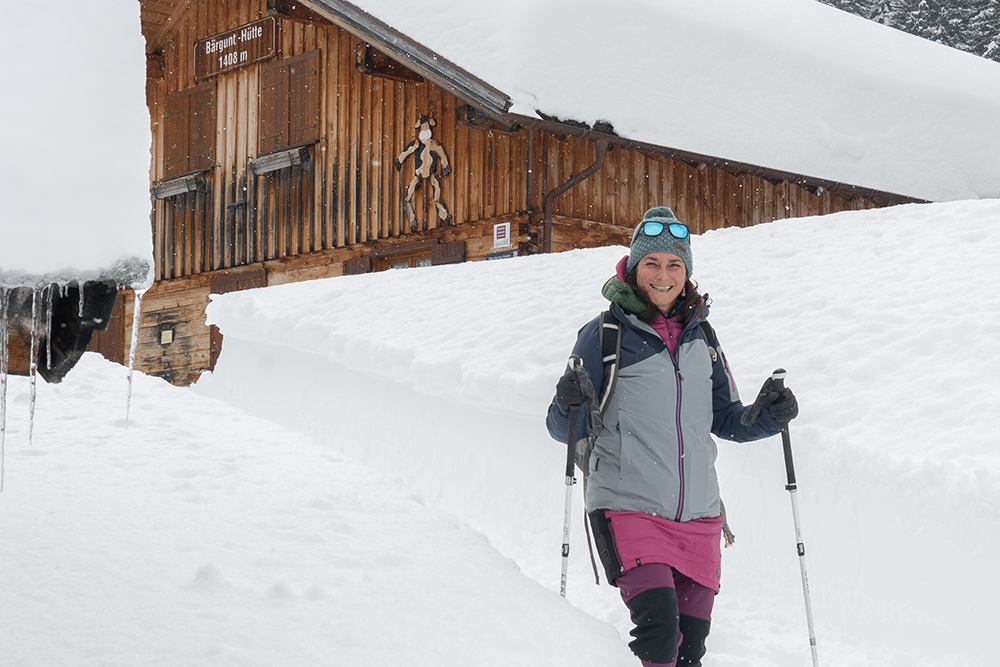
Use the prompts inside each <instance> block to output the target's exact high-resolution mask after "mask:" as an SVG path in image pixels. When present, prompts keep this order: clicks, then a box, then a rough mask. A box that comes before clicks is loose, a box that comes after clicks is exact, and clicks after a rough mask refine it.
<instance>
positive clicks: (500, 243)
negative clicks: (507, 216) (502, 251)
mask: <svg viewBox="0 0 1000 667" xmlns="http://www.w3.org/2000/svg"><path fill="white" fill-rule="evenodd" d="M509 247H510V223H509V222H501V223H498V224H496V225H493V249H494V250H496V249H497V248H509Z"/></svg>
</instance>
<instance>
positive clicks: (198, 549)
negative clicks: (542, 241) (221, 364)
mask: <svg viewBox="0 0 1000 667" xmlns="http://www.w3.org/2000/svg"><path fill="white" fill-rule="evenodd" d="M124 375H125V374H124V369H122V367H121V366H116V365H114V364H111V363H110V362H107V361H105V360H103V359H101V358H100V357H99V356H97V355H94V354H88V355H86V356H85V357H84V359H83V360H82V361H81V362H80V364H79V366H78V368H77V369H76V370H75V371H74V373H73V374H72V375H71V376H69V377H68V378H67V379H66V381H65V382H64V383H62V384H59V385H44V386H41V387H39V397H38V413H37V414H36V421H35V438H34V445H33V446H31V447H28V446H27V435H26V433H27V427H28V424H27V421H28V420H27V409H26V407H27V406H26V402H27V400H28V398H27V394H28V387H27V380H26V379H24V378H11V381H12V386H11V390H12V396H13V397H14V398H13V401H12V406H11V407H12V409H11V410H10V412H9V417H10V418H11V419H12V422H11V424H10V428H9V429H8V433H7V435H8V439H7V447H6V449H7V451H6V465H5V468H6V470H5V473H6V485H5V489H4V492H3V494H0V535H3V539H2V540H0V562H2V563H3V571H4V575H3V577H0V599H2V600H3V601H4V604H2V605H0V646H3V658H2V662H3V664H4V665H18V666H20V667H32V666H36V665H37V666H38V667H43V666H48V665H80V666H81V667H82V666H87V665H95V666H96V665H150V666H155V665H163V666H169V667H175V666H176V665H246V666H257V665H297V666H310V665H315V666H319V665H345V666H348V665H349V666H351V667H364V666H370V667H383V666H385V665H408V666H409V665H412V666H414V667H466V666H467V665H481V666H485V667H508V666H509V665H532V666H537V667H551V666H553V665H558V666H564V667H576V666H579V665H586V666H592V667H606V666H608V665H611V666H614V667H630V666H631V665H632V664H633V659H632V657H631V654H630V653H629V651H628V648H627V647H626V646H625V645H624V644H623V643H622V642H621V640H620V638H619V636H618V633H617V632H615V630H614V628H612V627H610V626H608V625H606V624H602V623H600V622H598V621H596V620H594V619H593V618H590V617H589V616H587V615H586V614H584V613H582V612H580V611H579V610H577V609H574V608H573V607H572V606H570V605H568V604H566V603H565V601H563V600H562V599H561V598H559V596H558V595H557V594H554V593H552V592H550V591H546V590H545V589H544V588H542V587H541V586H539V585H538V584H536V583H535V582H533V581H531V580H530V579H528V578H527V577H525V576H523V575H522V574H521V573H520V572H518V569H517V567H516V566H515V565H514V564H513V563H512V562H511V561H510V560H508V559H506V558H503V557H502V556H500V555H499V554H498V553H497V552H496V551H495V550H494V549H493V548H492V547H491V546H490V545H489V543H488V542H487V541H486V539H485V538H484V537H483V536H482V535H481V534H479V533H477V532H475V531H473V530H472V529H470V528H469V527H468V526H467V525H465V524H463V523H462V522H460V521H458V520H456V519H455V518H454V517H453V516H451V515H448V514H446V513H444V512H442V511H441V510H439V509H435V508H431V507H427V506H426V505H424V504H423V501H422V500H421V499H420V498H418V497H416V496H415V495H414V494H413V492H412V491H410V490H408V489H406V488H405V487H404V486H403V485H402V484H401V483H400V481H399V480H398V479H393V478H389V477H386V476H384V475H381V474H378V473H376V472H374V471H373V470H371V469H370V468H366V467H365V466H363V465H361V464H360V463H358V462H357V461H355V460H352V459H350V458H347V457H344V456H342V455H340V454H337V453H336V452H333V451H331V450H329V449H326V448H322V447H319V446H318V445H316V444H315V443H313V442H311V441H309V439H308V438H305V437H303V436H301V435H297V434H294V433H291V432H289V431H287V430H285V429H282V428H280V427H278V426H276V425H275V424H272V423H269V422H266V421H264V420H261V419H257V418H254V417H251V416H249V415H247V414H245V413H243V412H240V411H238V410H235V409H233V408H231V407H229V406H226V405H224V404H221V403H220V402H218V401H214V400H210V399H206V398H204V397H201V396H197V395H195V394H193V393H191V392H190V391H186V390H182V389H178V388H176V387H171V386H169V385H167V384H166V383H164V382H163V381H161V380H158V379H155V378H150V377H146V376H137V377H136V378H135V381H136V385H135V392H134V395H133V400H132V420H131V424H130V426H129V428H128V429H127V430H126V429H125V424H124V423H123V420H121V419H116V415H118V416H123V415H124V390H125V383H124ZM99 406H103V407H104V408H105V409H98V407H99Z"/></svg>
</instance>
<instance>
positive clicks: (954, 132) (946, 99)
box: [311, 0, 1000, 200]
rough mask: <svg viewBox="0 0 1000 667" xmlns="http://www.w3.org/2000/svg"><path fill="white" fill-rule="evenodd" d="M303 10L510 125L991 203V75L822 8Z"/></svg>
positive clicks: (405, 0)
mask: <svg viewBox="0 0 1000 667" xmlns="http://www.w3.org/2000/svg"><path fill="white" fill-rule="evenodd" d="M311 4H313V5H314V6H317V7H319V8H320V9H325V10H327V11H328V12H330V13H332V14H334V15H335V16H339V17H343V16H344V12H345V10H346V11H348V12H349V11H351V10H353V9H355V8H357V9H361V10H363V12H366V13H368V14H370V16H371V17H373V18H374V19H376V21H375V23H378V22H381V23H384V24H385V25H387V26H389V27H391V28H392V29H395V30H396V31H399V33H401V35H402V37H403V38H404V41H406V40H409V41H411V42H412V43H414V44H416V45H418V46H421V47H424V48H426V49H428V50H430V51H431V52H432V53H435V54H438V55H439V56H440V57H441V58H442V59H443V61H444V62H443V66H445V67H449V66H451V65H452V64H454V65H455V66H457V68H459V69H460V70H462V71H464V72H467V73H469V74H471V75H473V76H474V77H477V78H479V79H481V80H482V81H483V82H484V83H486V84H487V85H488V86H490V87H492V88H495V89H497V90H499V91H502V92H503V93H504V94H506V95H507V96H508V99H509V102H510V103H511V106H510V112H512V113H515V114H523V115H526V116H536V111H541V112H542V113H544V114H546V115H549V116H556V117H558V118H561V119H573V120H577V121H582V122H585V123H587V124H591V125H593V124H594V123H595V122H597V121H599V120H604V121H609V122H611V124H612V125H613V126H614V129H615V131H616V132H617V133H618V134H619V135H621V136H623V137H628V138H630V139H634V140H636V141H641V142H647V143H651V144H655V145H658V146H664V147H670V148H676V149H681V150H685V151H691V152H694V153H700V154H705V155H712V156H718V157H720V158H724V159H729V160H733V161H738V162H745V163H750V164H754V165H760V166H764V167H768V168H772V169H776V170H782V171H788V172H792V173H796V174H802V175H805V176H811V177H816V178H822V179H828V180H832V181H837V182H842V183H847V184H851V185H855V186H860V187H865V188H873V189H878V190H883V191H887V192H893V193H897V194H901V195H907V196H911V197H917V198H922V199H929V200H954V199H977V198H987V197H1000V124H998V123H997V122H996V119H997V118H998V117H1000V63H996V62H992V61H988V60H985V59H983V58H979V57H976V56H972V55H970V54H967V53H963V52H960V51H957V50H955V49H951V48H949V47H945V46H942V45H940V44H935V43H933V42H929V41H927V40H923V39H920V38H918V37H914V36H912V35H908V34H906V33H903V32H900V31H897V30H894V29H892V28H888V27H885V26H882V25H879V24H877V23H874V22H871V21H866V20H864V19H861V18H859V17H856V16H853V15H851V14H847V13H845V12H842V11H839V10H837V9H834V8H832V7H829V6H826V5H823V4H820V3H818V2H815V1H814V0H700V1H699V2H688V1H687V0H619V1H616V2H613V3H612V2H608V1H606V0H548V1H546V2H542V3H539V2H536V1H535V0H511V1H510V2H504V3H497V2H493V1H492V0H354V2H353V5H354V6H352V5H351V4H350V3H346V2H342V1H341V0H311ZM355 6H356V7H355ZM398 46H399V45H397V53H398V52H399V49H398Z"/></svg>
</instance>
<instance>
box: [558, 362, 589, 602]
mask: <svg viewBox="0 0 1000 667" xmlns="http://www.w3.org/2000/svg"><path fill="white" fill-rule="evenodd" d="M582 365H583V364H582V360H581V359H580V357H578V356H577V355H575V354H574V355H572V356H570V358H569V367H570V369H571V370H572V371H573V372H574V373H578V372H579V369H580V368H581V367H582ZM579 414H580V406H578V405H573V406H570V408H569V429H568V434H567V436H566V509H565V512H564V513H563V541H562V578H561V579H560V580H559V595H561V596H563V597H566V573H567V572H568V571H569V520H570V514H571V513H572V509H573V485H574V484H576V475H575V474H574V473H575V471H574V469H573V466H574V465H575V463H576V420H577V417H578V415H579Z"/></svg>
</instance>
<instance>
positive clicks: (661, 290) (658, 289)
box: [649, 285, 674, 292]
mask: <svg viewBox="0 0 1000 667" xmlns="http://www.w3.org/2000/svg"><path fill="white" fill-rule="evenodd" d="M649 287H650V288H651V289H653V290H655V291H657V292H669V291H670V290H672V289H673V288H674V287H673V285H670V286H668V287H659V286H658V285H650V286H649Z"/></svg>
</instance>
